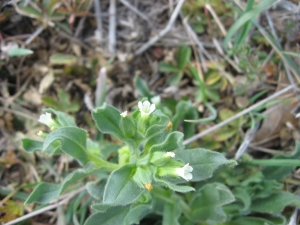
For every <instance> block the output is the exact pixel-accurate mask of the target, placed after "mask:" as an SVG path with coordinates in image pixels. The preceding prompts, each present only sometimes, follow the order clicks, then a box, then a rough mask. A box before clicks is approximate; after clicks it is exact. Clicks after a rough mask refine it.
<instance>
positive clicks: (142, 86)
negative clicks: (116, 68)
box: [134, 75, 153, 99]
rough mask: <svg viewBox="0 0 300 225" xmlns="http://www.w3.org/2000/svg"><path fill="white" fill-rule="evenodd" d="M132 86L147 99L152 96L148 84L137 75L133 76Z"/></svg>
mask: <svg viewBox="0 0 300 225" xmlns="http://www.w3.org/2000/svg"><path fill="white" fill-rule="evenodd" d="M134 86H135V88H136V90H137V92H138V93H139V95H140V96H141V97H146V98H148V99H151V98H152V97H153V94H152V93H151V91H150V89H149V87H148V84H147V83H146V81H145V80H143V79H142V78H141V77H140V76H139V75H136V76H135V77H134Z"/></svg>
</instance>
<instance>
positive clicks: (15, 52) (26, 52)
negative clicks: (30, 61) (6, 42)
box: [8, 48, 33, 57]
mask: <svg viewBox="0 0 300 225" xmlns="http://www.w3.org/2000/svg"><path fill="white" fill-rule="evenodd" d="M32 53H33V51H31V50H30V49H26V48H14V49H11V50H9V52H8V55H9V56H10V57H13V56H25V55H30V54H32Z"/></svg>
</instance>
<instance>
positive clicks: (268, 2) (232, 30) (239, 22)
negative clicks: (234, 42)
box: [223, 0, 277, 48]
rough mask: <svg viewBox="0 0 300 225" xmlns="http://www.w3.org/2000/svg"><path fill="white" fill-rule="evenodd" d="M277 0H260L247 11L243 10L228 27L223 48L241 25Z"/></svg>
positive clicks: (226, 46)
mask: <svg viewBox="0 0 300 225" xmlns="http://www.w3.org/2000/svg"><path fill="white" fill-rule="evenodd" d="M276 1H277V0H264V1H261V2H260V3H259V4H258V5H257V6H256V7H255V8H253V9H252V10H250V11H249V12H245V13H244V14H243V15H242V16H241V17H240V18H239V19H238V20H237V21H236V22H235V23H234V24H233V25H232V26H231V28H230V29H229V31H228V33H227V35H226V37H225V39H224V42H223V45H224V47H225V48H228V43H229V41H230V39H231V38H232V37H233V35H234V34H235V33H237V31H238V29H239V28H240V27H241V26H243V25H244V24H245V23H247V22H248V21H250V20H252V19H254V18H255V17H257V16H258V15H259V14H260V13H261V12H262V11H264V10H265V9H267V8H268V7H270V6H271V5H272V4H273V3H275V2H276Z"/></svg>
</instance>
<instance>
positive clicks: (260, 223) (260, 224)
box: [224, 215, 286, 225]
mask: <svg viewBox="0 0 300 225" xmlns="http://www.w3.org/2000/svg"><path fill="white" fill-rule="evenodd" d="M226 224H227V223H226ZM240 224H243V225H286V219H285V218H284V216H279V215H276V216H274V217H267V216H265V218H259V217H250V216H242V217H239V218H238V219H234V221H232V222H231V223H230V224H228V225H240ZM224 225H225V224H224Z"/></svg>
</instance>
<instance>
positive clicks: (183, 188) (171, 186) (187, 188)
mask: <svg viewBox="0 0 300 225" xmlns="http://www.w3.org/2000/svg"><path fill="white" fill-rule="evenodd" d="M154 179H155V181H156V182H158V183H159V184H160V185H162V186H164V187H168V188H169V189H171V190H173V191H177V192H180V193H187V192H191V191H195V189H194V188H193V187H190V186H183V185H177V184H174V183H173V182H170V181H168V180H167V179H165V178H159V177H158V176H157V175H156V174H155V175H154ZM177 180H178V179H177Z"/></svg>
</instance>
